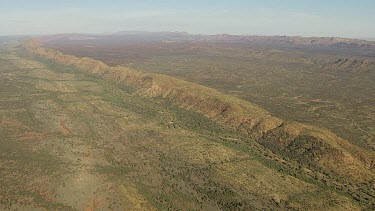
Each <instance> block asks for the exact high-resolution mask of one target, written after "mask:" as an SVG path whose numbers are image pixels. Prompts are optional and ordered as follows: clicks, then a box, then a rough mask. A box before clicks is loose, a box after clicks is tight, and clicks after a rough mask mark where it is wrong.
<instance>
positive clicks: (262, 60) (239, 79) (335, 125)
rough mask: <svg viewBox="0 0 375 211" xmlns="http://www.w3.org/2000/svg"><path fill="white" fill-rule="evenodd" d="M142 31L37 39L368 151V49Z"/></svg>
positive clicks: (371, 113)
mask: <svg viewBox="0 0 375 211" xmlns="http://www.w3.org/2000/svg"><path fill="white" fill-rule="evenodd" d="M144 36H146V35H142V34H135V35H132V36H130V35H126V36H125V35H123V36H99V37H97V39H96V40H86V41H69V40H66V39H65V40H54V41H48V42H43V43H44V44H45V46H46V47H48V48H52V49H55V50H58V51H60V52H63V53H66V54H70V55H75V56H78V57H90V58H94V59H97V60H99V61H103V62H105V63H106V64H108V65H110V66H116V65H121V66H127V67H133V68H135V69H137V70H142V71H143V72H151V73H161V74H165V75H170V76H173V77H177V78H180V79H183V80H186V81H190V82H193V83H198V84H201V85H203V86H207V87H211V88H214V89H216V90H219V91H220V92H223V93H226V94H229V95H233V96H236V97H239V98H241V99H244V100H248V101H250V102H252V103H255V104H257V105H260V106H261V107H262V108H266V110H268V111H269V112H271V113H272V114H273V115H275V116H278V117H280V118H282V119H284V120H290V121H296V122H301V123H306V124H311V125H315V126H318V127H322V128H327V129H329V130H331V131H333V132H334V133H335V134H337V135H338V136H340V137H342V138H344V139H346V140H348V141H349V142H351V143H352V144H354V145H357V146H359V147H362V148H364V149H368V150H372V151H374V150H375V128H374V127H373V125H375V107H374V106H372V105H373V104H374V101H375V92H373V89H374V87H375V71H374V70H375V62H374V61H375V60H374V56H375V51H374V49H373V50H371V48H357V47H345V48H343V47H331V46H320V45H315V46H314V45H295V44H282V45H281V44H277V43H275V42H271V41H269V42H266V41H265V42H261V43H259V42H255V41H254V42H250V41H248V42H230V41H212V40H211V41H210V39H207V41H204V40H189V39H187V38H186V39H182V38H177V35H176V36H172V37H168V36H164V37H163V36H162V34H160V35H159V38H158V39H156V38H153V37H152V36H146V37H144ZM153 36H154V37H157V33H156V35H153ZM162 38H164V39H162ZM364 55H365V56H364Z"/></svg>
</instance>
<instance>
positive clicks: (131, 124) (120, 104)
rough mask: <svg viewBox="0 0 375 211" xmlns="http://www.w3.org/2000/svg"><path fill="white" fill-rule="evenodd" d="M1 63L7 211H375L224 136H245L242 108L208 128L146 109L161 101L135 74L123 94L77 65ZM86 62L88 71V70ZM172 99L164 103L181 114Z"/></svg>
mask: <svg viewBox="0 0 375 211" xmlns="http://www.w3.org/2000/svg"><path fill="white" fill-rule="evenodd" d="M0 53H1V57H0V74H1V77H0V82H1V83H0V87H1V89H0V90H1V95H0V97H1V101H0V102H1V104H0V106H1V107H0V134H1V139H0V142H1V146H2V147H1V148H0V156H1V166H0V168H1V171H0V175H1V176H0V178H1V179H0V184H1V187H2V188H1V189H0V196H1V197H0V208H1V209H21V210H22V209H24V210H30V209H33V208H40V209H47V210H108V209H113V210H123V209H131V210H155V209H161V210H163V209H172V210H177V209H183V210H185V209H191V210H199V209H204V210H208V209H210V210H219V209H244V210H251V209H273V210H275V209H287V208H288V209H314V210H321V209H332V210H337V209H340V210H357V209H359V208H361V207H362V208H363V207H370V206H371V201H370V202H366V201H365V200H364V199H358V201H359V203H358V202H356V201H355V200H354V199H353V198H352V196H351V195H350V194H347V193H345V192H341V191H338V190H335V189H334V188H331V187H330V186H326V185H325V184H323V183H321V182H319V181H314V179H313V177H311V174H310V172H309V171H307V170H303V169H299V167H298V166H297V165H294V164H293V163H289V161H285V160H284V161H282V160H283V159H282V158H281V157H279V156H277V155H273V154H272V153H271V152H270V151H269V150H267V149H265V148H263V147H262V146H261V145H258V144H256V142H249V141H250V140H251V139H248V137H246V135H244V134H245V133H244V134H242V133H238V132H236V130H232V129H231V128H229V127H228V128H226V127H222V126H221V125H232V124H233V125H234V126H233V127H234V128H235V121H239V120H236V119H234V120H233V122H231V121H229V119H228V118H229V116H230V115H233V116H235V115H234V114H231V113H232V112H233V111H232V107H230V108H231V109H230V110H229V111H228V113H229V114H227V115H221V116H217V117H215V116H214V115H217V114H216V113H215V112H217V111H213V112H212V113H209V112H208V115H207V116H208V117H210V119H211V120H210V119H209V118H206V117H204V116H203V115H200V114H197V113H196V112H194V110H196V111H199V110H200V109H202V108H201V107H199V106H198V105H197V106H194V105H191V103H190V101H186V102H185V103H177V102H176V103H175V104H176V105H178V106H177V107H176V106H174V105H171V104H170V103H168V102H166V100H165V99H162V98H160V97H159V98H157V97H146V98H145V97H144V96H159V94H158V93H159V91H152V90H155V89H151V88H148V89H147V86H148V85H146V83H145V82H144V80H142V79H137V78H136V77H134V76H133V75H134V74H136V73H137V72H133V71H129V72H127V73H126V75H128V77H129V76H133V78H132V79H130V78H129V79H128V80H127V84H130V85H132V87H130V86H129V85H127V84H123V82H121V83H113V81H112V80H114V78H112V77H115V76H114V75H113V76H112V77H109V75H106V74H110V75H111V74H112V70H109V71H108V72H101V70H100V69H96V71H95V74H98V75H99V74H102V76H103V77H105V78H106V79H108V80H102V79H98V78H97V77H92V76H91V72H90V74H86V73H84V72H80V71H79V70H78V69H76V68H74V67H72V65H71V66H70V67H68V66H65V65H61V64H58V63H55V62H52V61H48V60H45V59H42V58H39V59H38V58H35V57H32V56H30V55H28V54H25V53H24V52H23V50H22V49H18V48H15V49H6V50H5V49H2V50H1V52H0ZM56 61H57V60H56ZM87 61H90V60H83V61H80V62H79V63H78V64H79V66H80V68H82V70H83V69H85V66H86V65H89V64H87V63H86V62H87ZM71 64H73V63H71ZM82 64H85V65H82ZM74 66H76V64H74ZM77 66H78V65H77ZM86 71H87V69H86ZM114 71H118V69H115V70H114ZM137 74H138V73H137ZM123 77H124V76H123ZM137 77H140V78H142V77H144V76H142V74H140V73H139V76H137ZM155 77H156V78H157V79H156V80H161V79H160V78H159V76H155ZM160 77H161V76H160ZM164 79H165V78H164ZM152 80H154V79H152ZM172 80H173V79H172ZM162 81H163V83H166V82H167V81H164V80H162ZM179 82H180V81H173V83H177V84H176V85H179V84H180V83H179ZM137 84H140V85H137ZM190 85H191V84H190ZM192 86H193V85H192ZM142 87H146V88H142ZM185 88H186V87H185ZM165 89H166V88H162V89H161V90H162V91H164V90H165ZM181 92H182V94H184V92H190V91H189V90H188V89H187V90H183V91H181ZM201 92H203V93H205V94H204V96H205V97H212V98H213V99H215V101H213V102H215V103H217V104H220V103H221V101H223V100H225V99H226V98H222V97H223V96H221V95H219V93H217V92H215V91H214V90H211V89H204V88H202V89H201V90H198V91H196V92H194V95H193V94H192V95H193V96H195V95H197V96H201ZM211 92H212V94H210V93H211ZM173 95H174V94H169V95H166V96H165V98H169V99H171V101H173V102H174V100H173V99H174V98H172V97H171V96H173ZM216 95H218V96H216ZM160 96H162V95H160ZM191 99H192V100H195V99H196V98H191ZM176 100H180V98H176ZM228 104H238V105H236V106H238V107H234V109H235V110H236V111H242V109H243V110H246V109H254V110H250V111H247V112H248V113H245V114H243V118H249V117H247V116H248V115H258V116H257V118H256V120H255V121H258V122H267V120H262V118H264V117H263V115H265V116H267V115H268V114H267V112H265V111H263V110H261V109H257V108H255V107H254V108H253V106H251V105H242V104H245V102H242V101H238V100H236V99H232V98H230V101H229V102H228ZM208 105H209V104H207V106H208ZM182 106H184V108H179V107H182ZM185 108H188V109H185ZM213 110H215V108H214V109H213ZM267 118H268V117H267ZM212 120H213V121H212ZM269 120H272V118H271V117H269ZM216 121H217V122H220V124H217V123H215V122H216ZM257 124H258V123H257ZM259 124H260V123H259ZM265 128H267V127H263V126H262V127H260V126H259V128H257V127H256V126H254V127H253V131H255V132H254V133H253V134H254V137H255V136H259V137H263V136H262V135H261V131H263V130H264V131H266V130H267V129H265ZM268 130H272V129H268ZM243 131H245V129H243ZM278 161H282V162H286V163H285V164H283V163H278ZM293 174H298V175H299V176H296V175H294V176H293ZM322 177H323V178H325V179H326V180H327V181H329V178H326V177H325V176H324V175H322ZM348 188H350V187H348ZM353 191H354V190H353ZM358 194H359V196H363V194H364V193H361V192H360V193H358ZM370 200H371V199H370Z"/></svg>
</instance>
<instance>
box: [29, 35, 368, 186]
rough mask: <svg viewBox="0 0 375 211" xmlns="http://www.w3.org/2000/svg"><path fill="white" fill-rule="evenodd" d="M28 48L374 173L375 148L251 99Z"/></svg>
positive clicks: (274, 144) (352, 176) (339, 169)
mask: <svg viewBox="0 0 375 211" xmlns="http://www.w3.org/2000/svg"><path fill="white" fill-rule="evenodd" d="M25 48H26V49H27V50H28V51H30V52H33V53H34V54H36V55H39V56H42V57H45V58H48V59H51V60H53V61H56V62H59V63H61V64H65V65H68V66H73V67H77V68H79V69H82V70H84V71H86V72H88V73H90V74H93V75H96V76H99V77H102V78H104V79H106V80H109V81H113V82H116V83H118V84H127V85H130V86H132V87H134V88H135V89H136V90H137V92H138V93H139V94H140V95H144V96H149V97H162V98H166V99H168V100H170V101H172V102H173V103H174V104H176V105H178V106H179V107H181V108H185V109H188V110H192V111H195V112H199V113H201V114H203V115H205V116H207V117H209V118H210V119H212V120H214V121H217V122H220V123H222V124H225V125H227V126H230V127H232V128H235V129H237V130H238V131H241V132H244V133H246V134H248V135H249V136H250V137H251V138H253V139H254V140H256V141H257V142H259V143H261V144H262V145H264V146H266V147H267V148H269V149H271V150H272V151H273V152H274V153H276V154H279V155H282V156H284V157H286V158H289V159H292V160H295V161H297V162H298V163H300V164H302V165H305V166H307V167H309V168H311V169H315V170H319V169H323V170H324V171H326V172H331V173H333V174H334V175H336V176H339V177H341V178H346V179H348V180H349V181H352V182H354V183H361V182H366V181H372V180H373V179H374V165H375V163H374V159H375V155H374V153H372V152H367V151H365V150H363V149H360V148H358V147H356V146H353V145H352V144H350V143H349V142H348V141H346V140H343V139H341V138H340V137H338V136H336V135H335V134H333V133H331V132H329V131H327V130H325V129H322V128H317V127H313V126H308V125H305V124H299V123H295V122H286V121H283V120H281V119H279V118H276V117H273V116H271V115H270V114H269V113H268V112H267V111H265V110H263V109H261V108H259V107H257V106H255V105H252V104H250V103H249V102H247V101H244V100H240V99H238V98H236V97H232V96H229V95H224V94H222V93H220V92H217V91H216V90H213V89H210V88H206V87H203V86H199V85H196V84H192V83H189V82H185V81H182V80H179V79H175V78H172V77H169V76H165V75H159V74H145V73H142V72H139V71H136V70H134V69H130V68H126V67H109V66H107V65H106V64H104V63H102V62H99V61H96V60H93V59H90V58H77V57H75V56H71V55H65V54H62V53H60V52H57V51H55V50H51V49H46V48H42V47H40V46H39V45H38V43H36V42H35V41H33V42H28V43H27V44H25Z"/></svg>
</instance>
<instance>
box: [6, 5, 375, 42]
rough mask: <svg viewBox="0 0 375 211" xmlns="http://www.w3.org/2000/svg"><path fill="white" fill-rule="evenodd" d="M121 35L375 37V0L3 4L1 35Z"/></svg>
mask: <svg viewBox="0 0 375 211" xmlns="http://www.w3.org/2000/svg"><path fill="white" fill-rule="evenodd" d="M116 31H186V32H190V33H202V34H218V33H230V34H258V35H302V36H340V37H357V38H375V0H227V1H224V0H207V1H205V0H186V1H180V0H174V1H172V0H134V1H128V0H0V35H18V34H56V33H68V32H77V33H103V32H116Z"/></svg>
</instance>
